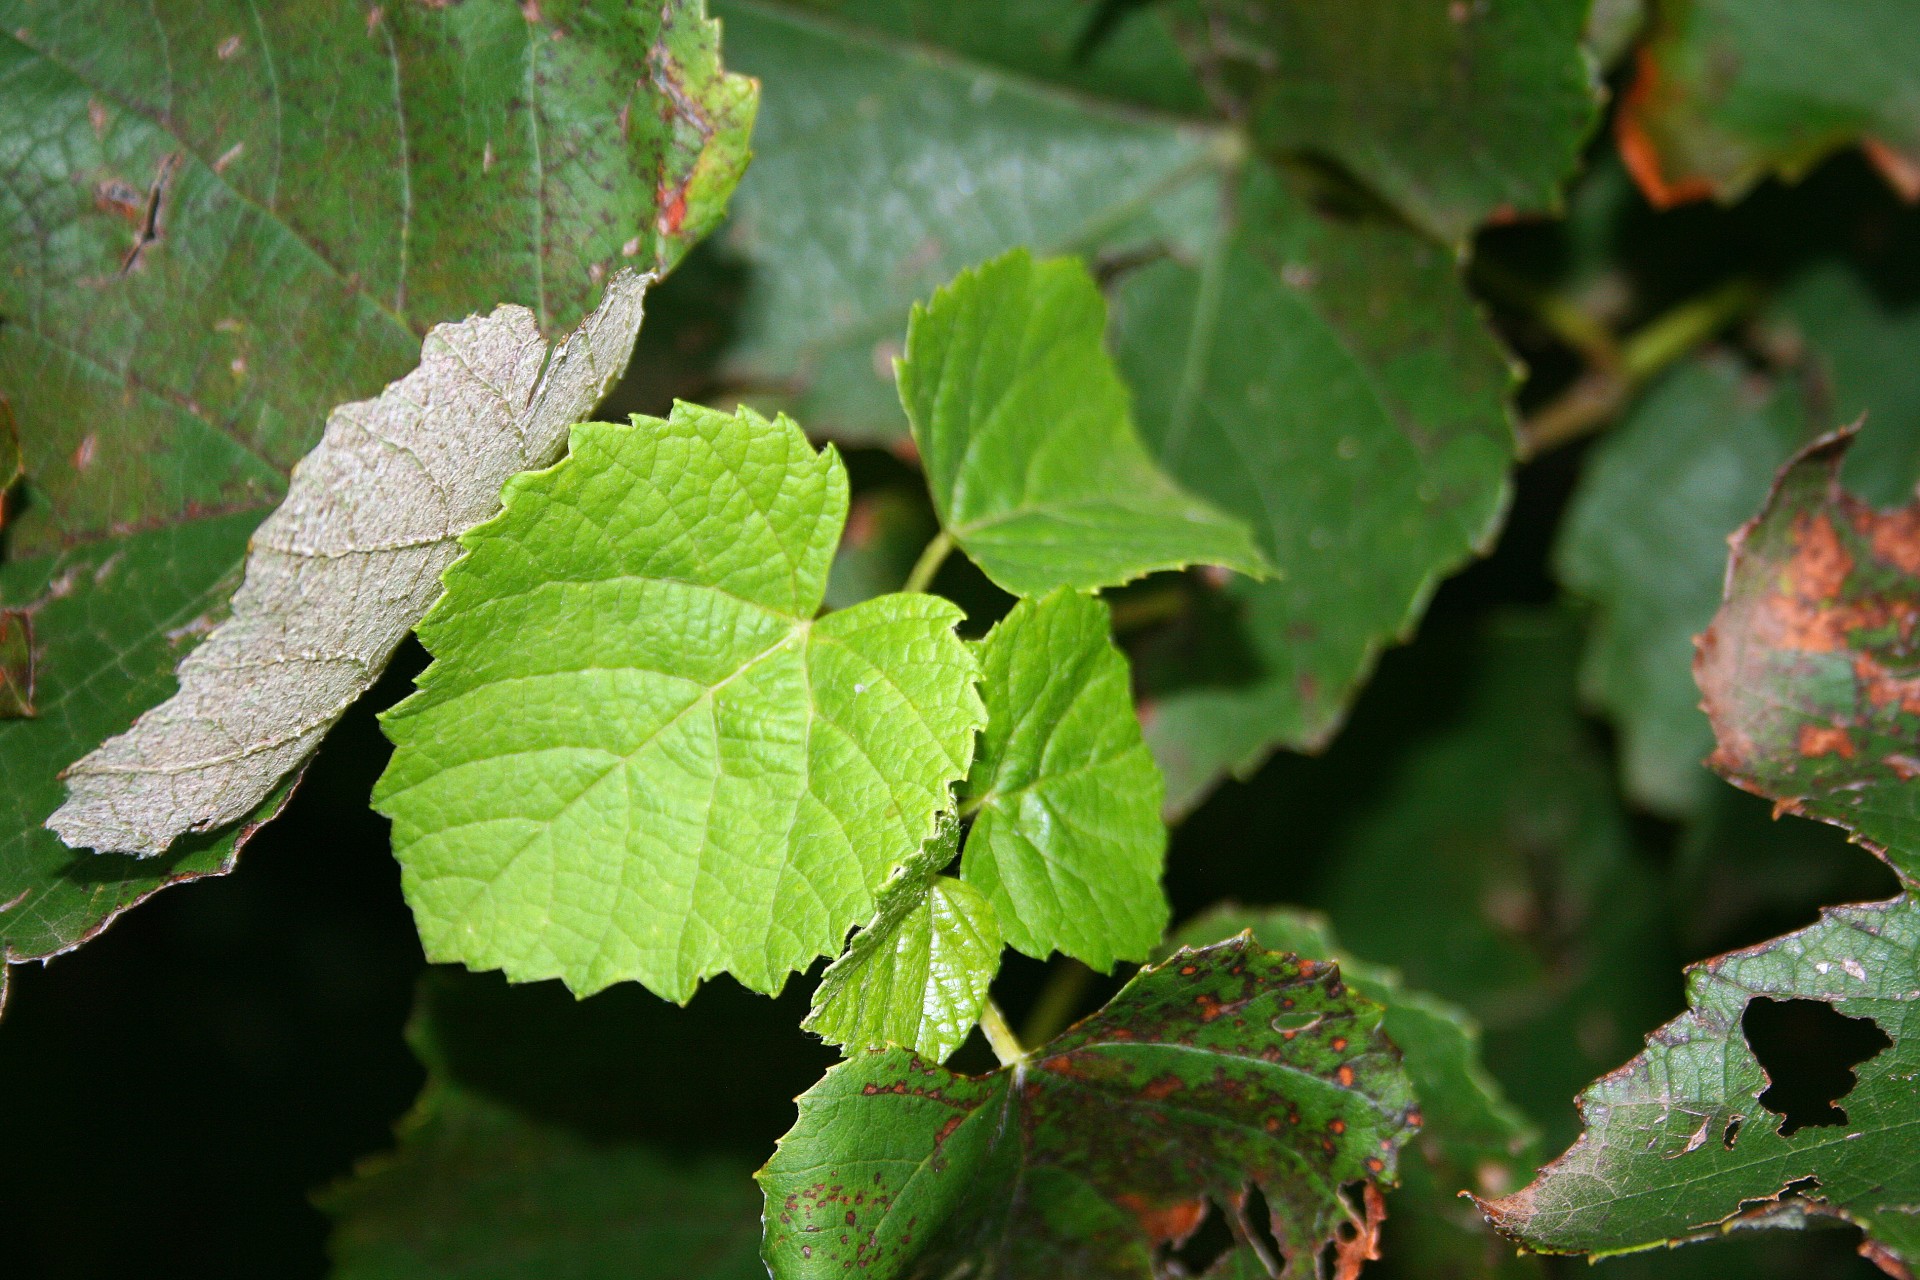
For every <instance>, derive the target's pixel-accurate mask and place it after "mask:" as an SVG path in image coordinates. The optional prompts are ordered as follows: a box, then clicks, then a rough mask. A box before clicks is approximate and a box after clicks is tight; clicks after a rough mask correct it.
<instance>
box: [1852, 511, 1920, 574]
mask: <svg viewBox="0 0 1920 1280" xmlns="http://www.w3.org/2000/svg"><path fill="white" fill-rule="evenodd" d="M1847 505H1848V508H1849V510H1848V514H1849V515H1850V516H1851V517H1852V521H1853V527H1854V528H1855V529H1856V530H1857V531H1858V532H1859V534H1860V536H1861V537H1863V538H1865V539H1866V541H1867V546H1868V547H1869V548H1870V549H1871V550H1872V551H1873V555H1874V558H1875V559H1876V560H1879V561H1881V562H1882V563H1883V564H1889V565H1892V566H1893V567H1894V568H1896V569H1898V570H1900V572H1902V573H1905V574H1911V575H1913V576H1916V577H1920V505H1917V506H1907V507H1901V508H1900V509H1898V510H1897V511H1875V510H1874V509H1873V508H1871V507H1868V506H1865V505H1862V504H1858V503H1852V502H1849V503H1848V504H1847Z"/></svg>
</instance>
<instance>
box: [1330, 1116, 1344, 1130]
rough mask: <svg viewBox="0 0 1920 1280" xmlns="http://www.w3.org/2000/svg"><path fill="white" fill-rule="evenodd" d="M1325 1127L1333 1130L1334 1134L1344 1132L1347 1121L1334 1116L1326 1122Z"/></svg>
mask: <svg viewBox="0 0 1920 1280" xmlns="http://www.w3.org/2000/svg"><path fill="white" fill-rule="evenodd" d="M1327 1128H1329V1129H1331V1130H1333V1131H1334V1133H1336V1134H1340V1133H1345V1132H1346V1131H1347V1122H1346V1121H1345V1120H1342V1119H1340V1118H1339V1117H1337V1116H1336V1117H1335V1118H1333V1119H1332V1120H1329V1121H1328V1122H1327Z"/></svg>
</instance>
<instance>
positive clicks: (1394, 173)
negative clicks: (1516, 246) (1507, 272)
mask: <svg viewBox="0 0 1920 1280" xmlns="http://www.w3.org/2000/svg"><path fill="white" fill-rule="evenodd" d="M1202 8H1203V9H1204V10H1205V11H1206V14H1207V19H1208V20H1207V24H1206V27H1205V32H1206V38H1207V42H1208V43H1207V48H1206V51H1205V53H1204V54H1203V55H1202V58H1203V63H1204V65H1205V67H1206V69H1207V70H1208V71H1209V72H1210V73H1211V79H1210V83H1211V84H1213V85H1215V86H1216V92H1222V93H1224V94H1225V95H1226V96H1228V97H1229V98H1231V99H1233V100H1234V101H1236V102H1237V103H1238V104H1239V106H1240V109H1241V110H1243V111H1245V112H1246V113H1247V119H1248V124H1249V128H1250V131H1251V132H1252V134H1253V137H1254V138H1255V139H1256V140H1257V141H1258V142H1259V143H1261V144H1262V145H1264V146H1266V147H1270V148H1274V149H1277V150H1280V151H1297V152H1307V153H1310V154H1319V155H1322V156H1324V157H1326V158H1328V159H1330V160H1332V161H1334V162H1335V163H1337V164H1339V165H1341V166H1342V167H1343V168H1345V169H1347V170H1348V171H1350V172H1351V173H1353V174H1354V175H1355V176H1357V177H1358V178H1360V180H1361V181H1363V182H1365V183H1366V184H1367V185H1368V186H1370V187H1372V188H1373V189H1374V190H1375V191H1376V192H1378V193H1379V194H1380V195H1382V196H1384V197H1385V198H1386V199H1387V200H1388V201H1389V202H1391V203H1392V204H1394V205H1396V206H1397V207H1399V208H1400V209H1401V211H1402V212H1404V213H1405V214H1406V215H1407V216H1408V217H1409V218H1411V219H1412V220H1413V221H1414V222H1416V223H1418V224H1419V225H1421V226H1423V227H1425V228H1427V229H1428V230H1429V231H1431V232H1432V233H1433V234H1434V235H1436V236H1438V237H1439V238H1440V239H1442V240H1444V241H1447V242H1448V243H1451V244H1460V243H1463V242H1464V241H1465V240H1466V239H1467V237H1468V236H1469V235H1470V234H1471V233H1472V231H1473V229H1474V228H1475V227H1477V226H1478V225H1479V224H1480V223H1482V222H1484V221H1486V220H1487V219H1488V218H1489V217H1491V216H1494V215H1496V214H1499V215H1503V216H1508V217H1511V216H1512V215H1514V214H1517V213H1533V212H1541V211H1547V210H1557V209H1558V208H1559V204H1560V183H1561V182H1562V181H1564V180H1565V179H1566V178H1568V177H1569V176H1571V174H1572V173H1573V169H1574V165H1575V163H1576V160H1577V158H1578V155H1579V151H1580V146H1581V144H1582V143H1583V142H1585V141H1586V139H1587V134H1588V132H1589V131H1590V130H1591V129H1592V127H1593V123H1594V120H1595V119H1596V117H1597V115H1598V108H1599V103H1600V95H1599V86H1598V83H1597V79H1596V77H1595V75H1594V69H1593V66H1592V63H1591V62H1590V60H1589V57H1588V54H1587V51H1586V49H1585V47H1584V44H1583V38H1584V36H1585V29H1586V22H1587V9H1588V0H1478V2H1477V3H1471V4H1459V3H1450V2H1449V0H1419V2H1418V3H1413V4H1409V3H1407V2H1406V0H1343V2H1342V3H1339V4H1299V3H1295V2H1293V0H1204V3H1203V4H1202Z"/></svg>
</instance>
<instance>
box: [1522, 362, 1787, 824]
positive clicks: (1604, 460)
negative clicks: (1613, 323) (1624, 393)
mask: <svg viewBox="0 0 1920 1280" xmlns="http://www.w3.org/2000/svg"><path fill="white" fill-rule="evenodd" d="M1807 434H1808V433H1807V428H1806V416H1805V414H1804V412H1803V411H1802V409H1801V405H1800V400H1799V388H1798V387H1797V386H1795V385H1793V384H1791V383H1788V384H1785V385H1769V384H1765V383H1758V382H1755V381H1753V380H1752V379H1750V378H1749V376H1748V375H1747V374H1746V373H1745V372H1744V371H1743V370H1742V369H1741V368H1740V367H1739V365H1738V364H1737V363H1735V361H1733V360H1732V359H1731V358H1720V357H1708V358H1704V359H1701V360H1696V361H1690V362H1688V363H1686V364H1683V365H1681V366H1680V367H1678V368H1676V369H1674V370H1673V371H1672V372H1670V373H1668V374H1667V375H1666V376H1665V377H1664V378H1663V379H1661V381H1660V382H1659V383H1658V384H1657V385H1656V386H1654V387H1653V389H1652V390H1650V391H1649V392H1648V393H1647V395H1646V397H1645V398H1644V399H1642V400H1641V401H1639V402H1638V403H1637V404H1635V405H1634V407H1633V409H1632V410H1631V411H1630V412H1629V413H1628V415H1627V417H1626V419H1625V420H1624V421H1623V422H1621V423H1620V424H1619V425H1618V426H1616V427H1614V428H1613V429H1612V430H1611V431H1609V432H1608V433H1607V435H1606V437H1605V438H1604V439H1602V440H1601V441H1600V442H1599V443H1598V444H1597V445H1596V446H1595V447H1594V450H1593V452H1592V454H1591V455H1590V458H1589V461H1588V462H1587V464H1586V466H1585V467H1584V468H1583V470H1582V473H1581V478H1580V487H1579V489H1578V490H1577V491H1576V492H1575V495H1574V499H1573V503H1572V506H1571V507H1570V509H1569V510H1568V512H1567V517H1566V522H1565V523H1564V525H1562V527H1561V533H1560V537H1559V543H1558V545H1557V546H1556V547H1555V551H1554V567H1555V570H1556V573H1557V575H1558V576H1559V578H1560V581H1561V582H1562V583H1564V584H1565V585H1566V586H1567V587H1568V589H1569V590H1572V591H1574V592H1577V593H1579V594H1580V595H1582V596H1584V597H1586V598H1587V599H1588V600H1591V601H1593V602H1594V604H1595V606H1596V610H1595V617H1594V624H1593V632H1592V636H1591V638H1590V639H1589V640H1588V642H1587V651H1586V656H1585V659H1584V660H1583V662H1582V665H1581V681H1580V682H1581V692H1582V694H1583V695H1584V697H1585V698H1586V699H1587V700H1588V701H1589V702H1591V703H1593V704H1594V705H1596V706H1597V707H1599V708H1600V709H1601V710H1603V711H1605V712H1606V713H1607V715H1608V716H1609V717H1611V718H1612V720H1613V721H1614V723H1615V724H1616V725H1618V726H1619V730H1620V758H1621V759H1620V767H1621V772H1622V774H1623V781H1624V783H1625V787H1626V790H1627V793H1628V794H1629V795H1630V796H1631V797H1632V798H1633V799H1634V800H1636V801H1638V802H1639V803H1640V804H1642V805H1645V806H1646V807H1648V808H1650V809H1652V810H1654V811H1655V812H1657V813H1661V814H1665V815H1667V816H1671V817H1683V816H1697V815H1698V814H1700V813H1701V812H1702V810H1703V809H1704V808H1705V807H1706V805H1707V803H1708V802H1709V800H1710V799H1711V797H1712V793H1713V792H1714V791H1715V790H1718V789H1719V783H1717V782H1716V781H1715V780H1714V778H1713V775H1711V774H1710V773H1708V772H1707V771H1706V770H1705V769H1703V768H1701V762H1702V761H1704V760H1705V759H1706V757H1707V753H1708V752H1710V751H1711V750H1712V749H1713V730H1712V728H1711V726H1709V725H1708V723H1707V718H1706V716H1704V715H1702V714H1701V712H1700V707H1699V702H1700V695H1699V690H1698V689H1696V688H1695V687H1694V683H1693V638H1694V637H1695V636H1696V635H1698V634H1700V632H1702V631H1703V630H1705V629H1706V626H1707V624H1708V623H1709V622H1711V621H1712V620H1713V612H1714V609H1715V607H1716V606H1717V605H1718V604H1719V600H1720V583H1721V579H1722V578H1723V577H1724V576H1725V565H1726V554H1727V550H1726V549H1727V535H1728V534H1730V533H1732V532H1733V531H1734V530H1735V529H1737V528H1739V527H1740V524H1741V522H1742V521H1743V520H1745V519H1746V518H1747V516H1748V515H1749V514H1750V513H1751V512H1752V511H1753V509H1754V507H1755V505H1756V504H1758V502H1759V501H1760V499H1761V498H1762V497H1763V496H1764V495H1765V493H1766V490H1767V483H1768V481H1769V479H1770V478H1771V477H1772V475H1773V473H1774V471H1775V469H1776V468H1777V467H1778V466H1779V465H1780V463H1781V461H1782V460H1784V459H1785V458H1786V457H1788V456H1789V455H1790V454H1791V453H1792V452H1793V450H1794V449H1795V448H1796V447H1797V446H1798V445H1800V444H1801V443H1802V442H1803V441H1804V440H1805V439H1806V436H1807ZM1655 478H1657V483H1654V482H1650V481H1651V480H1654V479H1655Z"/></svg>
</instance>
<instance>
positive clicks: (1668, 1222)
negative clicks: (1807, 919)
mask: <svg viewBox="0 0 1920 1280" xmlns="http://www.w3.org/2000/svg"><path fill="white" fill-rule="evenodd" d="M1916 955H1920V908H1916V907H1915V905H1914V904H1913V902H1912V901H1911V900H1910V899H1909V898H1907V897H1904V896H1902V897H1900V898H1897V899H1895V900H1893V901H1892V902H1884V903H1879V904H1875V905H1869V906H1856V907H1836V908H1832V909H1829V910H1828V911H1827V912H1825V913H1824V914H1823V915H1822V917H1821V920H1820V922H1819V923H1818V924H1816V925H1814V926H1812V927H1811V928H1808V929H1803V930H1801V931H1800V932H1798V933H1792V934H1788V935H1787V936H1786V937H1784V938H1776V939H1774V940H1772V941H1770V942H1766V943H1763V944H1761V945H1760V946H1757V947H1753V948H1750V949H1748V950H1745V951H1736V952H1733V953H1732V954H1730V955H1726V956H1722V957H1720V958H1719V959H1717V960H1713V961H1709V962H1708V963H1706V964H1703V965H1699V966H1697V967H1695V968H1694V969H1693V970H1691V972H1690V974H1689V981H1688V998H1689V1001H1690V1003H1691V1005H1692V1008H1691V1009H1690V1010H1689V1011H1688V1012H1687V1013H1685V1014H1682V1015H1681V1016H1680V1017H1679V1018H1677V1019H1675V1020H1674V1021H1672V1022H1670V1023H1668V1024H1667V1025H1666V1026H1664V1027H1662V1028H1661V1029H1660V1030H1658V1031H1656V1032H1655V1033H1654V1034H1653V1035H1652V1036H1650V1037H1649V1038H1648V1040H1647V1050H1646V1052H1645V1053H1643V1054H1641V1055H1640V1056H1639V1057H1637V1058H1635V1059H1634V1060H1633V1061H1632V1062H1630V1063H1628V1064H1627V1065H1626V1066H1625V1067H1622V1068H1621V1069H1620V1070H1618V1071H1615V1072H1613V1073H1612V1074H1610V1075H1608V1076H1606V1077H1605V1078H1604V1079H1602V1080H1600V1081H1599V1082H1598V1083H1596V1084H1595V1085H1594V1086H1593V1087H1592V1088H1590V1089H1588V1090H1587V1092H1586V1093H1585V1094H1583V1095H1582V1096H1581V1099H1580V1106H1581V1112H1582V1114H1583V1116H1584V1117H1585V1119H1586V1121H1587V1125H1588V1129H1587V1132H1586V1133H1585V1134H1584V1135H1583V1136H1582V1137H1581V1139H1580V1141H1579V1142H1577V1143H1576V1144H1575V1145H1574V1146H1573V1148H1572V1149H1571V1150H1569V1151H1568V1152H1567V1153H1566V1154H1565V1155H1563V1156H1561V1157H1560V1158H1559V1159H1558V1160H1556V1161H1554V1162H1553V1163H1552V1164H1550V1165H1548V1166H1547V1167H1546V1168H1545V1169H1544V1170H1542V1171H1541V1174H1540V1177H1539V1179H1538V1180H1537V1181H1536V1182H1534V1183H1533V1185H1531V1186H1529V1187H1526V1188H1525V1189H1523V1190H1521V1191H1519V1192H1517V1193H1515V1194H1514V1195H1511V1196H1507V1197H1505V1198H1502V1199H1497V1200H1492V1201H1489V1202H1486V1203H1485V1204H1484V1205H1483V1206H1482V1207H1483V1208H1484V1209H1485V1210H1486V1212H1487V1216H1488V1219H1489V1220H1490V1221H1491V1222H1493V1224H1494V1225H1495V1226H1497V1227H1498V1228H1499V1229H1500V1230H1501V1231H1503V1232H1505V1233H1506V1234H1507V1235H1509V1236H1511V1237H1512V1238H1513V1239H1514V1240H1516V1241H1518V1242H1519V1243H1521V1244H1524V1245H1526V1246H1527V1247H1529V1248H1532V1249H1539V1250H1543V1251H1547V1252H1554V1253H1568V1252H1583V1253H1595V1254H1607V1253H1619V1252H1624V1251H1628V1250H1633V1249H1645V1248H1652V1247H1654V1246H1656V1245H1662V1244H1671V1243H1680V1242H1684V1241H1688V1240H1705V1239H1712V1238H1715V1237H1717V1236H1719V1235H1721V1234H1722V1233H1723V1232H1725V1231H1727V1230H1729V1229H1732V1228H1734V1227H1754V1226H1801V1225H1805V1224H1806V1223H1807V1222H1809V1221H1810V1220H1812V1219H1817V1218H1820V1217H1839V1218H1843V1219H1846V1220H1848V1221H1851V1222H1854V1223H1857V1224H1859V1225H1860V1226H1861V1227H1862V1228H1864V1229H1865V1230H1866V1232H1867V1235H1868V1237H1869V1244H1868V1245H1867V1246H1864V1247H1863V1251H1864V1252H1867V1253H1868V1256H1870V1257H1873V1258H1874V1259H1875V1260H1876V1261H1879V1262H1880V1263H1881V1265H1882V1266H1883V1268H1884V1269H1886V1270H1887V1271H1888V1272H1889V1273H1890V1274H1893V1275H1896V1276H1898V1275H1906V1274H1908V1272H1907V1271H1906V1270H1904V1269H1903V1268H1905V1267H1908V1266H1911V1264H1912V1263H1913V1262H1914V1261H1915V1260H1916V1259H1920V1213H1916V1210H1915V1207H1914V1206H1915V1205H1916V1204H1920V1166H1916V1164H1915V1162H1914V1160H1913V1135H1912V1128H1913V1124H1914V1117H1915V1116H1916V1115H1920V1085H1917V1084H1916V1079H1920V1061H1916V1054H1915V1046H1914V1043H1913V1039H1912V1034H1911V1031H1912V1028H1913V1026H1914V1025H1915V1017H1916V1009H1915V1002H1916V1000H1920V994H1917V993H1920V967H1916V965H1915V956H1916ZM1756 1000H1795V1001H1818V1002H1820V1003H1821V1004H1823V1005H1825V1006H1828V1007H1830V1008H1831V1009H1833V1010H1835V1011H1837V1012H1838V1013H1839V1014H1841V1015H1842V1016H1844V1017H1847V1018H1857V1019H1870V1020H1871V1023H1872V1025H1873V1026H1875V1027H1877V1028H1878V1029H1879V1031H1880V1032H1881V1033H1882V1034H1881V1036H1880V1037H1878V1039H1879V1040H1880V1042H1881V1043H1882V1044H1883V1045H1884V1046H1885V1047H1883V1048H1882V1049H1880V1050H1879V1051H1878V1052H1874V1053H1872V1054H1871V1056H1869V1057H1867V1058H1866V1059H1865V1060H1864V1061H1862V1062H1858V1063H1856V1064H1854V1065H1853V1073H1854V1075H1855V1077H1856V1078H1857V1083H1856V1084H1854V1085H1853V1087H1852V1088H1851V1089H1850V1090H1848V1091H1847V1092H1845V1093H1844V1094H1843V1096H1840V1097H1838V1098H1835V1099H1834V1100H1833V1102H1834V1105H1836V1106H1837V1107H1838V1108H1839V1109H1840V1110H1841V1111H1842V1112H1843V1114H1842V1115H1839V1116H1833V1117H1831V1118H1829V1119H1823V1120H1820V1121H1817V1122H1815V1123H1811V1124H1800V1125H1795V1124H1793V1123H1791V1119H1790V1117H1788V1116H1785V1115H1783V1114H1781V1112H1780V1111H1779V1110H1776V1109H1775V1106H1777V1105H1778V1104H1777V1103H1776V1102H1775V1095H1773V1094H1771V1093H1770V1086H1772V1085H1775V1084H1777V1083H1778V1080H1777V1079H1774V1078H1771V1077H1770V1075H1769V1072H1768V1071H1767V1070H1766V1069H1765V1068H1764V1067H1763V1065H1762V1063H1761V1062H1760V1060H1759V1059H1758V1058H1757V1057H1756V1056H1755V1054H1754V1050H1753V1048H1752V1046H1751V1044H1750V1042H1749V1040H1748V1037H1747V1035H1746V1034H1744V1030H1743V1029H1744V1027H1745V1026H1746V1020H1747V1017H1748V1014H1749V1011H1750V1009H1751V1008H1752V1006H1753V1004H1754V1002H1755V1001H1756ZM1778 1069H1779V1068H1776V1070H1778ZM1770 1104H1773V1105H1770Z"/></svg>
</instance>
